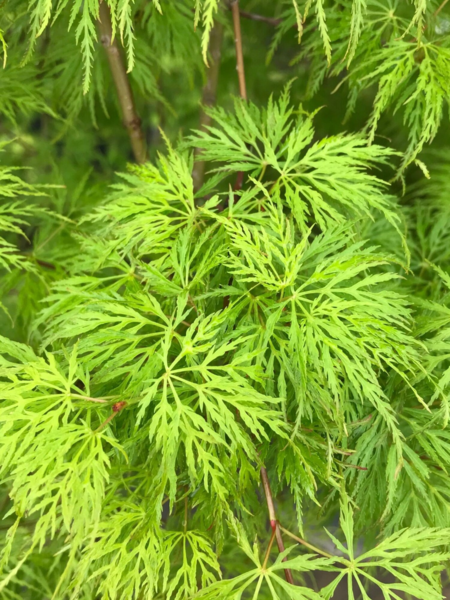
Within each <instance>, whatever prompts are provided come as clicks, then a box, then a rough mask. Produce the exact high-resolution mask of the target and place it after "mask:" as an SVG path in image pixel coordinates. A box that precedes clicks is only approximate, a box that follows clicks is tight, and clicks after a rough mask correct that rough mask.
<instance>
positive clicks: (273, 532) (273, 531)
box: [262, 529, 276, 569]
mask: <svg viewBox="0 0 450 600" xmlns="http://www.w3.org/2000/svg"><path fill="white" fill-rule="evenodd" d="M275 531H276V529H273V530H272V535H271V536H270V541H269V545H268V546H267V550H266V554H265V556H264V562H263V566H262V568H263V569H265V568H266V567H267V562H268V560H269V556H270V551H271V550H272V546H273V540H274V539H275Z"/></svg>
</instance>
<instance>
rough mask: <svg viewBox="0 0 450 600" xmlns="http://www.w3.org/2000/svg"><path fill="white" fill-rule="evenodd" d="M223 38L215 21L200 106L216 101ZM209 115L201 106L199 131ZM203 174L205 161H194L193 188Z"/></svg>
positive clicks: (203, 127) (199, 183) (196, 185)
mask: <svg viewBox="0 0 450 600" xmlns="http://www.w3.org/2000/svg"><path fill="white" fill-rule="evenodd" d="M222 40H223V25H222V23H220V22H219V21H216V22H215V24H214V27H213V29H212V31H211V37H210V39H209V55H210V57H211V60H210V65H209V68H208V71H207V75H206V83H205V86H204V87H203V93H202V107H204V106H214V104H215V103H216V93H217V83H218V81H219V70H220V56H221V51H222ZM211 121H212V119H211V117H210V116H209V115H208V114H207V113H206V112H205V110H204V109H203V108H202V110H201V112H200V127H199V129H200V131H205V129H206V128H207V127H209V125H211ZM199 153H200V148H196V149H195V152H194V154H195V156H196V157H197V156H198V155H199ZM204 176H205V161H204V160H199V161H197V162H196V163H195V165H194V169H193V171H192V179H193V181H194V190H199V189H200V188H201V187H202V185H203V179H204Z"/></svg>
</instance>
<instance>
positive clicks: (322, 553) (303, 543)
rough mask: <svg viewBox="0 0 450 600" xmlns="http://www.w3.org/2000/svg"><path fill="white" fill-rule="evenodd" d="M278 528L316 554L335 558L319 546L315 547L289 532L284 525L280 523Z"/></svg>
mask: <svg viewBox="0 0 450 600" xmlns="http://www.w3.org/2000/svg"><path fill="white" fill-rule="evenodd" d="M280 529H281V531H283V533H285V534H286V535H287V536H289V537H291V538H292V539H293V540H295V541H296V542H298V543H299V544H302V545H303V546H306V548H309V549H310V550H312V551H313V552H316V553H317V554H321V555H322V556H326V557H327V558H335V557H334V556H333V555H332V554H329V553H328V552H325V550H321V549H320V548H317V547H316V546H313V545H312V544H310V543H309V542H307V541H306V540H303V539H302V538H300V537H298V536H296V535H295V534H293V533H291V532H290V531H289V530H288V529H285V528H284V527H281V525H280Z"/></svg>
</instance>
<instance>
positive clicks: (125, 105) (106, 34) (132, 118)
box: [98, 2, 146, 163]
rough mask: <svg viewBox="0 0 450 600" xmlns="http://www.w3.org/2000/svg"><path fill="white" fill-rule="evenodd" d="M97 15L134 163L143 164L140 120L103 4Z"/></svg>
mask: <svg viewBox="0 0 450 600" xmlns="http://www.w3.org/2000/svg"><path fill="white" fill-rule="evenodd" d="M99 13H100V14H99V17H100V18H99V22H98V29H99V32H100V41H101V43H102V45H103V47H104V48H105V50H106V54H107V57H108V62H109V67H110V69H111V74H112V77H113V80H114V85H115V86H116V92H117V97H118V99H119V103H120V108H121V111H122V118H123V124H124V126H125V127H126V129H127V131H128V135H129V137H130V142H131V147H132V149H133V154H134V157H135V159H136V162H138V163H144V162H145V160H146V148H145V139H144V134H143V132H142V128H141V119H140V118H139V115H138V114H137V112H136V107H135V103H134V97H133V92H132V90H131V86H130V81H129V79H128V74H127V70H126V68H125V63H124V60H123V56H122V53H121V51H120V47H119V45H118V43H117V41H116V40H115V39H113V33H112V24H111V14H110V11H109V7H108V5H107V4H106V3H105V2H100V7H99Z"/></svg>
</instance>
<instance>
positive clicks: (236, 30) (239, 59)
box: [231, 0, 247, 100]
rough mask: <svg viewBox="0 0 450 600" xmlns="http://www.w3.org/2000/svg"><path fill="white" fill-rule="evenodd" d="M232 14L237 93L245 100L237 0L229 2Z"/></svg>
mask: <svg viewBox="0 0 450 600" xmlns="http://www.w3.org/2000/svg"><path fill="white" fill-rule="evenodd" d="M231 12H232V14H233V28H234V42H235V44H236V70H237V72H238V79H239V94H240V96H241V98H242V99H243V100H247V89H246V86H245V70H244V54H243V52H242V34H241V19H240V15H239V0H234V2H232V3H231Z"/></svg>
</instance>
